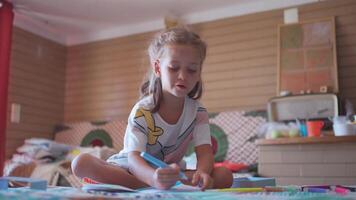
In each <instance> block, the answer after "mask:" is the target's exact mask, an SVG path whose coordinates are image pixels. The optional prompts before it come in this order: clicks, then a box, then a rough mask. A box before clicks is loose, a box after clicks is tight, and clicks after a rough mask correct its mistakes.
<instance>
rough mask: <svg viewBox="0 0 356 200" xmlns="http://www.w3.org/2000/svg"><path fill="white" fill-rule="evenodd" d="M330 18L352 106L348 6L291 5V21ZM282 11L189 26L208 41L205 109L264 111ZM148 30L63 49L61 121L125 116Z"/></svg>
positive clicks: (352, 8) (271, 92)
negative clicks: (295, 16)
mask: <svg viewBox="0 0 356 200" xmlns="http://www.w3.org/2000/svg"><path fill="white" fill-rule="evenodd" d="M330 16H335V17H336V35H337V48H338V63H339V82H340V95H341V97H343V98H349V99H351V101H352V102H353V103H354V104H355V105H356V93H355V90H356V81H353V79H355V77H356V66H355V65H356V56H355V54H356V40H355V38H356V37H355V36H356V35H355V34H356V1H354V0H337V1H336V0H331V1H322V2H318V3H314V4H308V5H304V6H300V7H299V19H300V21H304V20H313V19H317V18H325V17H330ZM280 23H283V9H278V10H273V11H267V12H261V13H256V14H250V15H245V16H239V17H232V18H227V19H222V20H217V21H212V22H206V23H200V24H195V25H193V26H192V27H193V29H195V30H196V31H197V32H199V33H200V35H201V36H202V37H203V38H204V39H205V40H206V41H207V43H208V47H209V49H208V56H207V60H206V62H205V64H204V69H203V80H204V84H205V87H204V88H205V90H204V95H203V98H202V102H203V104H204V105H205V106H206V107H207V108H208V110H209V111H210V112H216V111H223V110H229V109H239V110H250V109H261V108H262V109H264V108H265V107H266V103H267V100H268V99H269V98H271V97H272V96H275V95H276V94H275V91H276V83H277V80H276V78H277V77H276V74H277V25H278V24H280ZM150 36H152V33H144V34H137V35H131V36H129V37H122V38H117V39H112V40H106V41H101V42H94V43H90V44H84V45H78V46H72V47H69V49H68V60H67V82H66V100H65V121H80V120H97V119H110V118H117V117H118V118H126V117H127V115H128V113H129V111H130V109H131V106H132V105H133V104H134V103H135V101H136V99H137V97H138V92H137V91H138V87H139V85H140V82H141V80H142V77H143V74H144V72H145V68H146V67H147V66H148V62H147V58H146V52H145V51H146V48H147V44H148V40H149V38H150Z"/></svg>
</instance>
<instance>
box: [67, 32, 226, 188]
mask: <svg viewBox="0 0 356 200" xmlns="http://www.w3.org/2000/svg"><path fill="white" fill-rule="evenodd" d="M148 51H149V56H150V62H151V68H150V72H149V76H148V80H147V81H146V82H144V83H143V84H142V86H141V99H140V100H139V102H138V103H136V105H135V106H134V107H133V109H132V111H131V113H130V116H129V119H128V125H127V129H126V133H125V138H124V148H123V150H122V151H121V152H120V153H118V154H115V155H113V156H111V157H110V158H109V159H108V160H107V161H106V162H105V161H103V160H100V159H98V158H95V157H93V156H90V155H89V154H81V155H79V156H78V157H77V158H76V159H75V160H74V161H73V162H72V169H73V172H74V174H75V175H77V176H78V177H81V178H84V177H87V178H90V179H93V180H95V181H98V182H102V183H111V184H119V185H123V186H127V187H130V188H140V187H146V186H153V187H156V188H158V189H169V188H170V187H172V186H173V185H175V183H176V182H177V181H179V180H180V177H179V172H180V171H181V170H184V169H185V168H184V167H185V166H184V163H183V162H182V158H183V156H184V154H185V152H186V150H187V148H188V145H189V144H190V143H192V144H193V145H194V146H195V153H196V155H197V168H196V170H194V171H185V174H186V176H187V177H188V180H180V181H181V182H183V183H184V184H189V185H193V186H197V185H198V184H199V186H200V187H201V189H202V190H205V189H208V188H225V187H230V186H231V184H232V173H231V172H230V171H229V170H228V169H226V168H222V167H215V168H214V157H213V153H212V147H211V138H210V130H209V124H208V123H209V122H208V113H207V111H206V109H205V108H204V107H202V105H201V104H200V103H199V102H198V101H197V99H199V98H200V96H201V95H202V80H201V71H202V64H203V61H204V59H205V55H206V44H205V43H204V42H203V41H202V40H201V39H200V37H199V36H198V35H197V34H195V33H193V32H191V31H189V30H188V29H186V28H171V29H168V30H165V31H163V32H160V33H159V34H158V35H157V36H156V37H155V38H154V39H153V41H152V42H151V44H150V46H149V49H148ZM140 152H147V153H149V154H151V155H153V156H154V157H156V158H158V159H160V160H162V161H164V162H166V163H168V164H169V165H170V167H168V168H154V167H152V166H151V165H150V164H149V163H147V162H146V161H145V160H144V159H143V158H142V157H141V156H140Z"/></svg>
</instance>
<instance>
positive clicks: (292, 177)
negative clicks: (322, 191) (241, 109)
mask: <svg viewBox="0 0 356 200" xmlns="http://www.w3.org/2000/svg"><path fill="white" fill-rule="evenodd" d="M256 143H257V146H258V152H259V154H258V156H259V160H258V173H259V174H260V175H262V176H267V177H274V178H276V184H277V185H310V184H317V185H319V184H331V185H336V184H346V185H356V136H337V137H335V136H324V137H320V138H278V139H263V140H257V141H256Z"/></svg>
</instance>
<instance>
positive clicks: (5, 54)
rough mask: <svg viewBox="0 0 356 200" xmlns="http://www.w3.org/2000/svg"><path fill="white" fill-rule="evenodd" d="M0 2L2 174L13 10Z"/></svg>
mask: <svg viewBox="0 0 356 200" xmlns="http://www.w3.org/2000/svg"><path fill="white" fill-rule="evenodd" d="M0 2H1V4H2V6H1V7H0V30H1V31H0V176H2V175H3V168H4V162H5V157H6V154H5V148H6V114H7V96H8V87H9V68H10V52H11V34H12V23H13V19H14V12H13V11H12V4H11V3H9V2H7V1H2V0H0Z"/></svg>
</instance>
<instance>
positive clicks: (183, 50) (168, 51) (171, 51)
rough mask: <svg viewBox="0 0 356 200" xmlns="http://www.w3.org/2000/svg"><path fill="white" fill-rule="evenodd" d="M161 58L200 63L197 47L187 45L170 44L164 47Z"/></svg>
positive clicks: (199, 53)
mask: <svg viewBox="0 0 356 200" xmlns="http://www.w3.org/2000/svg"><path fill="white" fill-rule="evenodd" d="M163 56H169V57H171V58H172V57H183V58H185V59H189V60H192V61H194V62H200V61H201V52H200V50H199V48H198V47H196V46H193V45H189V44H170V45H166V46H165V47H164V53H163Z"/></svg>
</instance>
